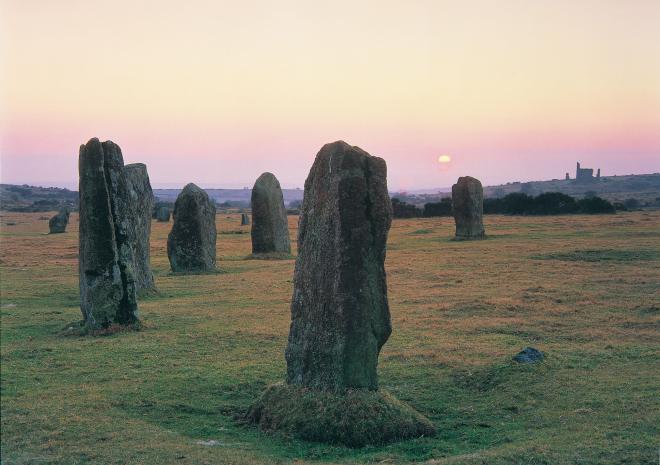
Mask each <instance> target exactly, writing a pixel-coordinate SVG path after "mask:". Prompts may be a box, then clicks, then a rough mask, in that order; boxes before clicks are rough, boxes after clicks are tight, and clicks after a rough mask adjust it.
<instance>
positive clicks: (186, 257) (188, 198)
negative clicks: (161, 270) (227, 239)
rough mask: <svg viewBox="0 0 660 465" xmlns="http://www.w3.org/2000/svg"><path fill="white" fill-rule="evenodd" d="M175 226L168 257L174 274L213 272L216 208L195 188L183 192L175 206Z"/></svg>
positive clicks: (204, 192)
mask: <svg viewBox="0 0 660 465" xmlns="http://www.w3.org/2000/svg"><path fill="white" fill-rule="evenodd" d="M173 217H174V224H173V225H172V231H170V234H169V236H168V237H167V256H168V258H169V259H170V266H171V267H172V271H175V272H200V271H201V272H203V271H213V270H215V255H216V252H215V242H216V238H217V233H216V229H215V204H214V203H213V202H212V201H211V199H210V198H209V196H208V194H207V193H206V191H204V190H203V189H201V188H199V187H197V186H196V185H195V184H192V183H190V184H188V185H187V186H186V187H184V188H183V190H182V191H181V193H180V194H179V196H178V197H177V199H176V202H175V203H174V214H173Z"/></svg>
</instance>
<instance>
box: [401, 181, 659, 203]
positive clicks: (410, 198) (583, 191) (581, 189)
mask: <svg viewBox="0 0 660 465" xmlns="http://www.w3.org/2000/svg"><path fill="white" fill-rule="evenodd" d="M513 192H523V193H525V194H529V195H538V194H542V193H543V192H562V193H564V194H567V195H570V196H571V197H576V198H582V197H585V196H593V195H597V196H599V197H602V198H604V199H607V200H609V201H610V202H613V203H614V202H622V203H623V202H625V201H626V200H628V199H636V200H637V201H638V202H639V204H640V205H641V206H647V207H660V173H653V174H631V175H626V176H601V177H600V179H595V178H593V179H591V180H587V181H576V180H575V179H553V180H551V181H530V182H510V183H507V184H500V185H497V186H486V187H484V196H485V197H496V198H497V197H504V196H505V195H507V194H511V193H513ZM392 196H393V197H396V198H398V199H400V200H402V201H404V202H406V203H411V204H414V205H417V206H423V205H424V204H425V203H428V202H438V201H439V200H440V199H441V198H443V197H451V189H450V188H449V189H447V188H445V189H437V190H436V191H435V193H428V192H426V193H416V192H414V191H412V192H397V193H394V194H392Z"/></svg>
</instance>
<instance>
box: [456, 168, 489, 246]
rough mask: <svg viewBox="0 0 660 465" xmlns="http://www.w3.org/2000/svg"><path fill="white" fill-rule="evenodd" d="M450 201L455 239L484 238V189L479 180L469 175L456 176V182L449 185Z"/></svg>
mask: <svg viewBox="0 0 660 465" xmlns="http://www.w3.org/2000/svg"><path fill="white" fill-rule="evenodd" d="M451 202H452V209H453V211H454V220H455V221H456V239H457V240H470V239H485V237H486V234H485V231H484V223H483V215H484V190H483V187H481V182H480V181H479V180H478V179H475V178H472V177H470V176H464V177H461V178H458V182H457V183H456V184H454V185H453V186H452V187H451Z"/></svg>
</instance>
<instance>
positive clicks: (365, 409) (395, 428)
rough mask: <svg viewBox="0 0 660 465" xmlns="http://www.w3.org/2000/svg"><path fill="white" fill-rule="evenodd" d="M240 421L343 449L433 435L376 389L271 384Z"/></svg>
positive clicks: (401, 405)
mask: <svg viewBox="0 0 660 465" xmlns="http://www.w3.org/2000/svg"><path fill="white" fill-rule="evenodd" d="M246 419H247V421H248V422H250V423H254V424H256V425H257V426H258V427H259V428H260V429H261V430H262V431H267V432H281V433H284V434H290V435H292V436H294V437H296V438H299V439H303V440H307V441H318V442H325V443H330V444H341V445H345V446H348V447H363V446H366V445H376V444H385V443H389V442H394V441H399V440H403V439H410V438H417V437H421V436H432V435H434V434H435V427H434V426H433V424H432V423H431V422H430V421H429V420H428V419H427V418H426V417H424V416H423V415H421V414H420V413H418V412H416V411H415V410H413V409H412V408H411V407H410V406H408V405H406V404H405V403H403V402H401V401H399V400H397V399H396V398H395V397H394V396H393V395H392V394H390V393H389V392H387V391H385V390H382V389H381V390H379V391H368V390H357V389H356V390H349V391H347V392H345V393H344V394H337V393H333V392H326V391H316V390H312V389H307V388H303V387H300V386H292V385H288V384H284V383H279V384H274V385H272V386H269V387H268V388H267V389H266V391H265V392H264V393H263V394H262V395H261V397H260V398H259V400H257V401H256V402H255V403H254V404H253V405H252V406H251V407H250V409H249V411H248V413H247V415H246Z"/></svg>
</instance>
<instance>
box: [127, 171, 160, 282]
mask: <svg viewBox="0 0 660 465" xmlns="http://www.w3.org/2000/svg"><path fill="white" fill-rule="evenodd" d="M124 172H125V174H126V181H127V185H128V195H129V200H130V206H131V209H132V210H133V211H132V214H131V215H130V219H131V220H132V224H131V225H130V227H129V228H128V231H129V235H130V241H131V245H132V247H133V255H134V258H135V284H136V285H137V289H138V290H141V289H144V290H150V289H155V285H154V275H153V273H152V272H151V263H150V242H149V241H150V237H151V214H152V211H153V209H154V193H153V191H152V189H151V183H150V182H149V174H148V173H147V166H146V165H145V164H143V163H133V164H131V165H126V166H125V167H124Z"/></svg>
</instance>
